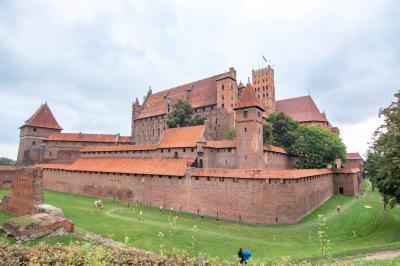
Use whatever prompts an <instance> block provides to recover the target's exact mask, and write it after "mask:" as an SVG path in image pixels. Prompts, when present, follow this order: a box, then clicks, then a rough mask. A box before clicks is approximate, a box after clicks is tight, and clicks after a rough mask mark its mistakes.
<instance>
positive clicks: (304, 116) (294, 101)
mask: <svg viewBox="0 0 400 266" xmlns="http://www.w3.org/2000/svg"><path fill="white" fill-rule="evenodd" d="M275 106H276V111H277V112H281V113H284V114H286V115H288V116H290V117H292V118H293V119H294V120H296V121H297V122H328V120H327V119H326V117H325V115H324V114H323V113H321V112H320V111H319V110H318V107H317V105H316V104H315V102H314V101H313V99H312V98H311V96H302V97H296V98H290V99H284V100H279V101H276V105H275Z"/></svg>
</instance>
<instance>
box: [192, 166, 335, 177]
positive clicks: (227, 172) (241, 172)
mask: <svg viewBox="0 0 400 266" xmlns="http://www.w3.org/2000/svg"><path fill="white" fill-rule="evenodd" d="M329 173H332V170H331V169H327V168H324V169H293V170H246V169H228V168H196V169H194V170H193V171H192V176H199V177H208V176H209V177H237V178H251V179H266V178H269V179H298V178H302V177H308V176H316V175H323V174H329Z"/></svg>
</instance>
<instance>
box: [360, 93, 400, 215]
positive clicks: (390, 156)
mask: <svg viewBox="0 0 400 266" xmlns="http://www.w3.org/2000/svg"><path fill="white" fill-rule="evenodd" d="M394 96H395V99H396V100H395V101H394V102H392V103H391V104H390V105H389V106H388V107H387V108H384V109H381V110H380V112H379V117H382V118H383V124H382V125H381V126H380V127H379V128H378V129H377V130H376V132H375V133H374V142H373V145H372V148H371V155H372V156H371V155H370V157H371V159H370V165H369V166H368V167H371V168H369V169H368V171H371V174H372V175H374V177H373V179H374V181H375V183H376V186H377V188H378V190H379V192H380V193H381V194H382V198H383V200H384V210H385V219H386V207H387V205H389V206H391V207H393V206H394V204H398V203H400V167H399V165H400V91H398V92H397V93H396V94H395V95H394Z"/></svg>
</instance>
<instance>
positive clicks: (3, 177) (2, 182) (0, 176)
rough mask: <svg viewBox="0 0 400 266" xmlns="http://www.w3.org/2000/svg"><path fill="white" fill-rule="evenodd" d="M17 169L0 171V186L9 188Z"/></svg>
mask: <svg viewBox="0 0 400 266" xmlns="http://www.w3.org/2000/svg"><path fill="white" fill-rule="evenodd" d="M16 175H17V170H10V171H0V188H10V187H11V184H12V182H13V180H14V179H15V176H16Z"/></svg>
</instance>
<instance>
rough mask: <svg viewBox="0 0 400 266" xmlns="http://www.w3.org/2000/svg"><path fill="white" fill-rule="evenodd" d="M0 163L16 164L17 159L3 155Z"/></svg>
mask: <svg viewBox="0 0 400 266" xmlns="http://www.w3.org/2000/svg"><path fill="white" fill-rule="evenodd" d="M0 165H15V161H14V160H12V159H9V158H5V157H1V158H0Z"/></svg>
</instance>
